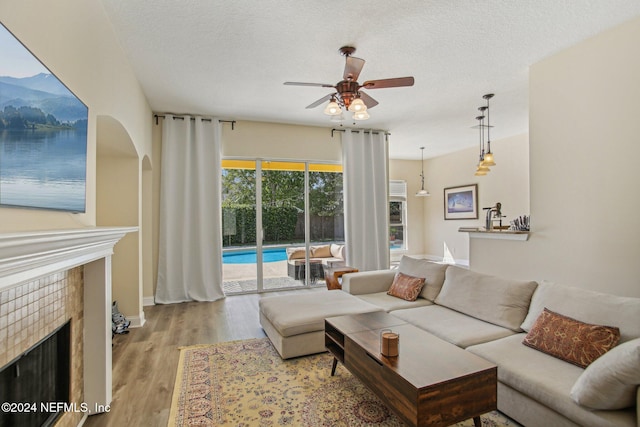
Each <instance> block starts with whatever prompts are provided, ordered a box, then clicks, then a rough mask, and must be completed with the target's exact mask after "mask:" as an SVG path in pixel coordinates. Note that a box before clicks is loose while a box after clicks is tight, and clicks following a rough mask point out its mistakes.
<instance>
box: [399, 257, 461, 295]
mask: <svg viewBox="0 0 640 427" xmlns="http://www.w3.org/2000/svg"><path fill="white" fill-rule="evenodd" d="M447 267H449V264H440V263H436V262H432V261H427V260H426V259H417V258H411V257H408V256H406V255H405V256H403V257H402V258H400V265H399V266H398V271H399V272H400V273H402V274H406V275H408V276H413V277H424V279H425V281H424V287H423V288H422V291H421V292H420V297H422V298H426V299H428V300H429V301H433V300H435V299H436V297H437V296H438V294H439V293H440V289H441V288H442V284H443V283H444V272H445V271H446V270H447Z"/></svg>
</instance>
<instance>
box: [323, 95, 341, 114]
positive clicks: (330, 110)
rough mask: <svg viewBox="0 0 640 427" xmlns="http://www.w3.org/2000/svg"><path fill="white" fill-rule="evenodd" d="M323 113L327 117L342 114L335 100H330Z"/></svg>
mask: <svg viewBox="0 0 640 427" xmlns="http://www.w3.org/2000/svg"><path fill="white" fill-rule="evenodd" d="M324 113H325V114H326V115H328V116H336V115H338V114H340V113H342V108H340V106H339V105H338V103H337V102H336V101H335V99H332V100H331V102H330V103H329V104H328V105H327V107H326V108H325V109H324Z"/></svg>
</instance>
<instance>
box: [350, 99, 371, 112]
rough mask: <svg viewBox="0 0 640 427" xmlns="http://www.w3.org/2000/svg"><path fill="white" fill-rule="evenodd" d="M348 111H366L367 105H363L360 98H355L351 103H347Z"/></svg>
mask: <svg viewBox="0 0 640 427" xmlns="http://www.w3.org/2000/svg"><path fill="white" fill-rule="evenodd" d="M349 111H351V112H353V113H357V112H359V111H367V106H366V105H364V102H362V99H360V98H356V99H354V100H353V102H352V103H351V105H349Z"/></svg>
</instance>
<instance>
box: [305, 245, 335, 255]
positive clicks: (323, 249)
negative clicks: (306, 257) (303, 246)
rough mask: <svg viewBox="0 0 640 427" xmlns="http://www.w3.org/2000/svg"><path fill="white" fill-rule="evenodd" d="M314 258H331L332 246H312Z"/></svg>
mask: <svg viewBox="0 0 640 427" xmlns="http://www.w3.org/2000/svg"><path fill="white" fill-rule="evenodd" d="M310 249H311V257H312V258H331V247H330V246H329V245H322V246H311V248H310Z"/></svg>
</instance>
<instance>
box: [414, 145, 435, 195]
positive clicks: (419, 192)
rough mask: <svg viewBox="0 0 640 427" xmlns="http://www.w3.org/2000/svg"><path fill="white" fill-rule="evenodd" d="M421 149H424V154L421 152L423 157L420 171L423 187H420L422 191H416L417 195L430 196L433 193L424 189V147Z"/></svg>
mask: <svg viewBox="0 0 640 427" xmlns="http://www.w3.org/2000/svg"><path fill="white" fill-rule="evenodd" d="M420 150H422V152H421V153H422V154H421V158H422V170H421V172H420V178H421V179H422V187H421V188H420V191H418V192H417V193H416V196H417V197H427V196H430V195H431V194H430V193H429V191H428V190H425V189H424V147H420Z"/></svg>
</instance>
